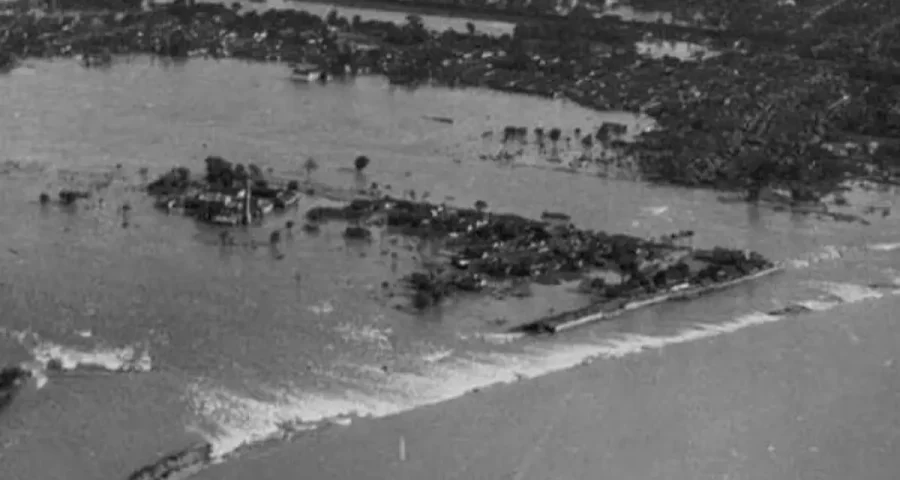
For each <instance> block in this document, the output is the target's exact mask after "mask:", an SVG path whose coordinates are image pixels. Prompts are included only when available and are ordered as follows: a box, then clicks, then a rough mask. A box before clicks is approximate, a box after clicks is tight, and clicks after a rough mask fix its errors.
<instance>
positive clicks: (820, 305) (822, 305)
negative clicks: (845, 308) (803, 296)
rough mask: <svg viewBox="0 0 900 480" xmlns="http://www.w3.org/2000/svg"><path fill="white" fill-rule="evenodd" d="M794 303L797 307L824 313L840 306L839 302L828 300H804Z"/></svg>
mask: <svg viewBox="0 0 900 480" xmlns="http://www.w3.org/2000/svg"><path fill="white" fill-rule="evenodd" d="M796 303H797V305H800V306H802V307H806V308H808V309H810V310H812V311H815V312H824V311H826V310H831V309H832V308H834V307H836V306H838V305H840V304H841V302H833V301H828V300H804V301H802V302H796Z"/></svg>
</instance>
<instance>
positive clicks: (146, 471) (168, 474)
mask: <svg viewBox="0 0 900 480" xmlns="http://www.w3.org/2000/svg"><path fill="white" fill-rule="evenodd" d="M211 461H212V445H211V444H210V443H208V442H200V443H198V444H195V445H192V446H190V447H188V448H186V449H184V450H181V451H178V452H175V453H172V454H169V455H166V456H165V457H163V458H162V459H160V460H159V461H157V462H155V463H152V464H150V465H147V466H145V467H143V468H140V469H139V470H137V471H135V472H134V473H132V474H131V475H129V476H128V480H181V479H185V478H187V477H188V476H190V475H193V474H195V473H197V472H198V471H200V470H202V469H203V468H204V467H206V466H207V465H209V464H210V462H211Z"/></svg>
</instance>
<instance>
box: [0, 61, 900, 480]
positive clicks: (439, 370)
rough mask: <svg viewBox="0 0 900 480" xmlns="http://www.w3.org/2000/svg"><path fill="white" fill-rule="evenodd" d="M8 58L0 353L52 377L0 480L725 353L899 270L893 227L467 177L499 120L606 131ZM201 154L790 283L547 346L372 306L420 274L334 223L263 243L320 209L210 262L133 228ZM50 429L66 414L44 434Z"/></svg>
mask: <svg viewBox="0 0 900 480" xmlns="http://www.w3.org/2000/svg"><path fill="white" fill-rule="evenodd" d="M27 63H28V65H29V66H28V67H27V68H28V70H25V71H29V72H31V73H32V74H30V75H22V74H20V73H17V72H18V71H17V72H14V73H13V74H12V75H8V76H2V77H0V96H2V97H3V98H4V99H5V104H4V107H5V110H4V111H6V112H11V114H9V115H4V116H2V117H0V128H2V130H3V132H4V135H2V136H0V151H2V152H4V155H5V156H6V157H7V158H8V159H9V160H10V161H12V162H18V163H5V164H4V165H5V167H4V170H3V172H4V173H3V175H2V176H0V226H2V228H3V230H4V232H7V234H6V235H4V236H3V237H2V240H0V261H2V262H3V266H4V271H5V272H6V276H5V277H6V279H7V280H5V281H4V282H3V283H2V284H0V298H2V301H3V306H4V312H5V314H4V317H3V320H2V322H3V323H2V325H0V326H2V327H3V328H4V329H5V330H4V332H6V333H7V334H6V335H0V341H2V342H10V343H14V344H17V345H19V347H20V353H21V355H19V354H17V355H19V356H26V357H27V356H31V357H32V359H34V360H48V359H47V358H46V357H47V356H50V357H64V358H59V359H58V360H60V362H61V363H62V366H63V367H64V370H65V371H62V372H55V373H53V374H52V375H50V376H49V384H48V385H47V386H46V387H45V388H43V389H41V390H36V391H34V392H29V393H28V394H27V395H25V396H23V398H22V400H23V401H21V402H17V403H16V404H15V409H14V410H11V411H9V412H8V413H9V414H8V415H4V416H3V417H0V422H3V425H4V428H0V442H13V443H15V446H14V447H10V448H9V449H7V450H6V451H5V452H4V454H3V455H2V456H0V470H2V471H4V472H10V473H11V475H12V478H41V479H45V478H46V479H53V478H66V480H93V479H95V478H123V477H125V476H126V475H127V474H128V473H129V472H130V471H131V470H133V469H137V468H138V467H140V466H141V465H143V464H144V463H146V462H151V461H153V460H155V459H156V458H158V457H159V456H160V455H161V454H162V453H164V452H166V451H169V450H177V449H178V448H181V447H182V446H184V445H185V444H186V442H188V441H190V440H192V439H194V438H196V437H197V436H203V437H205V438H208V439H210V440H212V441H214V442H216V449H217V450H216V451H217V452H218V453H226V452H228V451H230V450H231V449H233V448H236V447H238V446H239V445H240V444H241V443H242V442H253V441H259V440H262V439H264V438H267V437H269V436H275V437H278V438H281V437H282V436H283V435H284V434H285V432H288V431H295V430H303V429H304V428H308V427H312V426H315V425H318V424H321V423H322V422H327V421H329V420H333V419H336V418H340V419H342V420H341V421H342V422H343V423H345V422H344V421H343V419H344V418H346V417H352V416H353V415H361V416H365V415H386V414H391V413H398V412H401V411H403V410H406V409H409V408H414V407H416V406H419V405H422V404H426V403H434V402H438V401H442V400H446V399H449V398H453V397H455V396H458V395H461V394H463V393H465V392H467V391H470V390H471V389H473V388H483V387H485V386H487V385H490V384H492V383H495V382H498V381H500V382H505V381H516V380H517V379H519V378H523V377H529V376H536V375H539V374H543V373H546V372H548V371H552V370H558V369H562V368H568V367H570V366H572V365H575V364H578V363H580V362H582V361H584V360H585V359H587V358H589V357H592V356H600V357H615V356H617V355H620V354H622V352H626V353H627V352H632V351H638V350H640V349H642V348H661V347H659V345H664V344H665V342H666V341H672V342H674V341H676V340H677V341H688V340H690V339H692V338H696V337H697V336H698V335H700V334H697V333H690V332H688V333H685V330H684V329H690V328H695V325H696V324H698V323H703V324H718V325H731V326H727V327H721V328H719V330H715V329H712V327H706V328H707V329H706V330H704V332H706V333H702V335H709V336H712V335H714V334H715V335H718V334H723V333H722V332H727V331H728V329H729V328H731V329H733V328H739V327H741V326H742V325H748V324H751V323H752V322H757V321H759V322H761V321H762V320H760V319H763V320H765V318H764V317H760V316H759V315H756V316H750V317H748V315H751V314H752V313H753V312H754V311H757V310H759V311H767V309H769V308H775V306H777V305H776V304H777V303H778V302H781V303H786V302H792V301H797V300H810V301H813V300H815V301H820V302H827V301H842V302H850V301H856V300H860V301H862V300H866V301H877V299H876V298H874V297H873V296H872V294H871V293H867V291H866V290H865V289H864V288H863V286H861V285H864V284H866V283H868V282H871V281H879V282H888V281H890V280H891V279H892V278H893V275H895V274H894V273H892V272H894V270H891V269H892V268H900V263H898V259H897V257H896V255H895V252H892V251H889V250H885V249H884V248H882V249H874V250H870V249H867V248H865V247H866V246H867V245H886V244H889V243H891V242H896V241H897V239H898V238H900V225H898V223H897V221H896V220H895V219H894V218H893V217H888V218H886V219H880V220H878V223H876V224H875V225H873V226H872V227H871V228H860V227H858V226H856V225H847V224H837V223H831V222H822V221H817V220H815V219H811V218H808V217H803V216H796V215H790V214H787V213H779V212H773V211H771V210H767V209H764V208H754V207H749V206H747V205H743V204H725V203H721V202H719V201H718V200H717V198H718V196H717V195H716V194H715V193H713V192H695V191H689V190H679V189H670V188H658V187H650V186H647V185H644V184H640V183H631V182H622V181H615V180H609V179H601V178H597V177H594V176H586V175H581V176H578V175H568V174H562V173H558V172H553V171H547V170H544V169H537V168H521V169H511V168H505V166H503V165H498V164H497V163H495V162H486V161H479V160H478V159H477V158H473V157H474V156H475V155H474V154H475V153H477V152H482V151H485V149H487V148H488V147H490V148H496V147H497V146H498V140H497V139H496V138H495V139H494V140H492V141H487V140H485V139H484V138H482V135H483V132H484V131H486V130H491V131H494V132H495V135H497V133H496V132H498V131H499V130H502V129H503V128H504V127H505V126H506V125H510V124H512V125H523V126H527V127H529V129H531V128H534V127H535V126H539V125H543V126H545V127H552V126H559V127H561V128H564V129H565V130H566V131H569V132H571V131H573V129H574V128H578V127H580V128H585V129H589V128H593V127H597V126H599V125H600V124H602V122H604V121H609V120H613V119H622V118H623V116H622V114H615V113H609V114H597V113H594V112H589V111H587V110H584V109H581V108H579V107H576V106H574V105H573V104H571V103H567V102H559V101H549V100H543V99H535V98H523V97H521V96H513V95H507V94H500V93H494V92H485V91H483V90H477V89H467V90H448V89H443V88H436V87H426V88H420V89H416V90H406V89H397V88H391V87H390V86H388V85H387V84H386V82H385V81H384V80H382V79H379V78H375V77H363V78H358V79H355V80H352V81H347V82H335V83H332V84H328V85H298V84H295V83H292V82H290V81H289V80H288V79H287V74H288V73H289V72H288V71H287V69H286V67H284V66H279V65H271V64H269V65H258V64H249V63H243V62H238V61H219V62H217V61H210V60H192V61H189V62H186V63H172V62H164V61H160V60H153V59H149V58H146V57H134V58H120V59H117V60H116V62H115V63H114V64H113V65H112V66H111V67H110V68H108V69H99V70H90V69H85V68H83V67H82V66H81V65H79V64H78V63H77V62H74V61H31V60H30V61H28V62H27ZM425 116H441V117H448V118H451V119H452V120H453V123H452V124H446V123H441V122H433V121H428V120H426V119H423V117H425ZM622 121H623V122H624V121H625V120H622ZM635 128H639V126H638V122H635V123H634V124H632V130H634V129H635ZM486 144H487V146H486ZM211 154H217V155H222V156H223V157H225V158H226V159H229V160H233V161H238V162H245V161H252V162H254V163H257V164H258V165H260V166H262V167H263V168H266V167H272V168H273V169H274V170H275V172H277V173H279V174H280V175H284V176H293V177H300V178H302V177H303V176H304V175H305V173H304V172H303V168H302V165H303V161H304V160H305V159H306V158H307V157H308V156H313V157H315V158H316V159H317V160H318V162H319V164H320V166H321V168H320V169H319V170H318V171H316V172H313V173H312V177H313V178H315V179H316V180H317V181H321V182H326V183H331V184H335V185H339V186H345V187H354V186H365V185H369V184H370V183H372V182H377V183H380V184H391V185H393V188H392V191H393V192H397V193H402V192H403V191H405V190H409V189H414V190H416V191H417V192H418V193H419V195H421V193H422V192H423V191H427V192H429V193H430V194H431V198H432V199H433V200H435V201H441V200H443V199H446V198H452V200H448V201H449V202H450V203H454V204H459V205H464V206H470V205H471V204H472V203H474V201H475V200H479V199H481V200H485V201H486V202H487V203H488V204H489V206H490V208H491V209H493V210H494V211H512V212H516V213H520V214H525V215H529V216H534V217H537V216H539V215H540V214H541V213H542V212H543V211H545V210H546V211H563V212H567V213H570V214H571V215H572V218H573V221H574V222H575V223H576V224H578V225H583V226H587V227H592V228H602V229H605V230H610V231H622V232H629V233H636V234H641V235H660V234H665V233H671V232H673V231H677V230H681V229H686V228H689V229H693V230H695V231H696V232H697V235H696V238H695V242H696V244H697V245H699V246H712V245H723V246H730V247H742V248H752V249H755V250H758V251H760V252H762V253H763V254H766V255H769V256H772V257H773V258H776V259H800V260H802V261H803V262H805V263H804V264H803V266H802V267H800V266H798V267H795V268H793V269H792V270H790V271H789V272H787V273H786V274H785V275H783V276H781V277H778V278H777V279H776V280H773V281H772V282H771V283H768V282H761V283H759V284H754V285H748V286H746V287H742V288H741V289H738V290H736V291H734V292H725V293H723V294H720V295H717V296H714V297H710V298H707V299H703V300H701V301H699V302H697V303H693V302H688V303H683V304H678V306H677V307H671V306H666V307H659V308H655V309H651V310H648V311H645V312H637V313H635V314H634V315H630V316H627V317H623V318H622V319H620V320H617V321H614V322H609V323H606V324H603V325H599V326H597V327H594V328H588V329H585V330H582V332H579V333H573V334H571V335H562V336H560V337H558V338H555V339H551V340H547V339H538V340H534V339H522V338H518V337H516V336H512V335H504V334H502V331H503V330H504V329H503V328H501V327H502V326H501V325H497V324H493V323H491V322H492V321H493V320H495V319H496V318H500V317H505V318H506V319H507V323H508V324H513V323H515V322H519V321H521V320H522V319H521V318H520V317H521V316H522V315H524V314H525V313H533V312H530V310H532V309H531V308H529V306H530V305H531V304H529V302H533V303H539V302H540V300H541V299H542V298H544V297H541V296H535V297H533V298H531V299H525V300H523V301H522V302H521V303H518V304H517V303H514V302H511V303H504V302H492V301H485V303H486V304H485V303H482V304H479V303H478V302H473V303H472V304H462V303H460V306H457V307H455V306H454V305H448V306H446V307H445V308H443V309H442V310H440V311H439V312H431V313H429V314H425V315H420V316H412V315H408V314H404V313H402V312H398V311H396V310H394V309H392V308H389V307H388V306H386V302H385V299H384V294H385V293H384V292H383V291H382V287H381V285H380V284H381V282H382V281H392V280H394V279H396V278H397V276H398V275H400V274H402V273H405V272H408V271H409V270H410V269H411V268H413V267H414V266H415V265H416V262H418V260H417V259H416V258H415V257H417V256H418V255H416V253H415V248H416V247H415V245H414V244H413V243H411V242H409V241H408V240H405V239H401V238H396V237H394V236H392V235H390V234H388V233H386V232H382V231H378V232H376V237H375V239H374V241H373V242H372V243H371V244H360V243H354V242H345V241H344V239H343V238H342V236H341V226H340V225H337V224H334V225H328V226H326V227H325V228H323V229H322V231H321V232H319V234H318V235H307V234H305V233H303V232H302V231H300V230H299V228H295V231H294V232H292V233H291V234H290V235H288V234H285V235H284V240H283V242H282V243H281V244H280V245H278V246H276V247H274V248H273V247H271V246H269V245H267V238H268V234H269V233H270V232H271V231H272V230H274V229H276V228H282V227H283V225H284V223H285V222H286V221H287V220H289V219H290V220H294V221H295V222H297V224H298V225H299V224H300V223H301V222H302V213H303V211H304V210H305V209H307V208H309V207H311V206H313V205H315V204H316V203H317V202H319V201H320V200H318V199H315V198H304V200H303V201H302V203H301V205H300V208H299V209H298V210H297V211H292V212H288V213H287V214H286V215H284V216H280V217H279V216H273V217H271V218H270V219H268V220H267V222H266V223H265V224H264V226H262V227H255V228H250V229H247V230H246V231H243V230H238V231H237V232H236V233H235V237H236V239H237V240H238V241H239V242H240V244H239V245H238V246H237V247H233V248H232V247H221V246H219V245H216V244H215V239H216V238H217V235H218V232H219V230H218V229H216V228H210V227H205V226H199V225H197V224H195V223H193V222H191V221H190V220H188V219H185V218H182V217H180V216H178V215H165V214H163V213H161V212H157V211H154V210H153V209H152V207H151V202H150V200H149V199H148V198H146V196H145V195H144V193H142V192H140V191H138V190H137V187H138V186H139V185H141V184H142V183H143V182H144V181H145V177H152V176H154V175H155V174H157V173H161V172H163V171H166V170H167V169H169V168H171V167H173V166H175V165H184V166H186V167H189V168H191V169H194V170H199V169H200V168H201V167H202V159H203V158H204V157H205V156H206V155H211ZM359 154H365V155H367V156H369V157H370V158H371V159H372V164H371V165H370V167H369V169H368V170H367V172H365V173H364V174H362V175H356V174H354V173H348V172H347V171H346V168H347V167H349V166H351V163H352V159H353V158H354V157H355V156H356V155H359ZM454 160H459V161H460V162H459V163H457V162H455V161H454ZM535 163H537V162H535ZM119 165H120V166H119ZM142 167H146V168H147V169H149V172H148V173H147V175H143V174H142V173H141V171H140V169H141V168H142ZM498 186H499V187H498ZM60 188H92V189H93V191H94V193H93V195H92V198H91V199H89V200H85V201H81V202H79V203H78V204H76V205H74V206H70V207H63V206H59V205H47V206H44V207H41V206H40V205H38V203H37V198H38V195H39V194H40V193H41V192H43V191H46V192H48V193H50V194H51V195H54V196H55V194H56V192H57V191H58V190H59V189H60ZM101 199H103V202H102V203H101V201H100V200H101ZM854 200H856V198H854ZM880 200H881V201H884V200H889V198H888V199H885V198H882V199H880ZM859 201H860V202H862V201H863V199H859ZM126 203H127V204H128V205H129V206H131V207H132V208H131V210H130V211H129V213H127V215H126V213H125V212H123V210H122V207H123V206H124V205H125V204H126ZM126 216H127V220H128V221H127V226H126V225H125V224H126V222H125V220H126V218H125V217H126ZM392 240H393V241H396V245H395V244H394V243H393V241H392ZM835 246H841V247H845V249H844V250H840V249H837V248H836V247H835ZM385 250H386V251H387V252H388V253H387V254H383V253H382V252H384V251H385ZM391 253H396V259H394V258H393V256H392V255H390V254H391ZM279 254H280V255H279ZM874 260H877V262H876V261H874ZM798 265H799V264H798ZM873 265H874V266H873ZM811 282H812V283H811ZM816 282H818V283H816ZM828 282H830V283H828ZM848 285H849V286H848ZM535 293H536V294H538V295H550V292H544V291H542V289H541V288H538V287H536V288H535ZM556 294H557V295H559V296H560V297H565V296H566V294H565V292H563V293H560V292H559V291H557V293H556ZM820 297H821V298H820ZM834 298H837V300H834ZM829 299H831V300H829ZM558 300H559V301H561V302H562V301H568V300H571V298H568V299H566V298H562V299H558ZM748 318H749V320H747V319H748ZM729 322H731V323H729ZM695 331H696V329H695ZM25 332H28V334H27V335H26V334H25ZM717 332H718V333H717ZM35 335H37V337H35ZM678 339H680V340H678ZM4 345H5V343H4ZM128 349H130V350H128ZM125 351H130V352H133V353H132V354H131V355H132V356H133V357H134V358H132V360H134V359H135V358H136V359H137V360H138V361H139V362H138V363H139V364H140V365H145V363H142V362H143V359H144V354H145V353H146V356H147V358H149V370H150V371H149V372H148V371H146V369H143V368H141V369H138V371H129V372H121V371H119V370H123V369H125V370H127V368H124V367H127V362H124V363H123V362H120V363H118V364H117V363H115V360H123V358H122V356H121V355H118V356H117V354H116V352H118V353H122V352H125ZM4 352H6V350H4ZM41 353H44V354H46V355H45V357H41ZM4 355H5V353H4ZM12 360H17V358H14V359H12ZM76 360H78V361H76ZM73 362H74V364H73ZM82 364H84V365H82ZM119 365H122V367H121V368H120V366H119ZM88 367H90V368H88ZM73 405H74V406H73ZM63 408H65V409H66V410H67V411H75V412H77V413H75V414H72V415H65V416H61V415H60V414H59V411H60V410H61V409H63ZM111 412H113V413H111ZM85 424H89V426H90V429H89V430H86V431H84V433H83V434H80V436H74V437H72V438H78V439H79V441H77V442H66V441H61V440H58V438H62V437H58V436H57V437H55V438H57V440H54V435H58V433H59V432H61V431H65V432H71V433H72V435H75V433H74V432H78V431H80V430H81V429H82V428H83V427H84V425H85ZM185 425H188V426H189V428H187V429H185V427H184V426H185ZM125 437H127V438H128V440H127V441H123V440H122V439H123V438H125ZM47 445H51V446H52V448H46V447H47ZM48 462H51V463H48Z"/></svg>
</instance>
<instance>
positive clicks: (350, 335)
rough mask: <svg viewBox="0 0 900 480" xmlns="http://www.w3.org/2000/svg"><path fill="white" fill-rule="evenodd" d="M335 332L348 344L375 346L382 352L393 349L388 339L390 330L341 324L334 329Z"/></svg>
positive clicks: (371, 326) (372, 326)
mask: <svg viewBox="0 0 900 480" xmlns="http://www.w3.org/2000/svg"><path fill="white" fill-rule="evenodd" d="M335 331H336V332H337V333H338V334H340V336H341V338H343V339H344V340H346V341H348V342H355V343H370V344H375V345H377V346H378V348H381V349H383V350H391V349H392V348H393V347H392V346H391V340H390V337H389V335H390V334H391V333H392V331H391V329H390V328H382V329H379V328H378V327H375V326H374V325H355V324H352V323H342V324H340V325H338V326H337V327H336V328H335Z"/></svg>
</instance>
